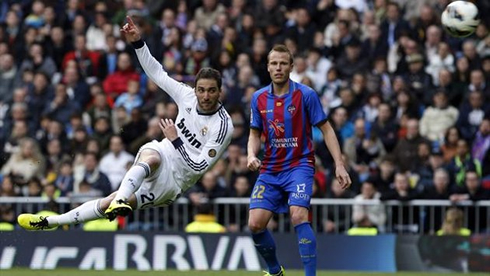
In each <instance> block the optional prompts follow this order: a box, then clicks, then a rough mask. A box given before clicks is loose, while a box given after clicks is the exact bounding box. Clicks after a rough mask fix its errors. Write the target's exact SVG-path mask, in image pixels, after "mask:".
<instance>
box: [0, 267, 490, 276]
mask: <svg viewBox="0 0 490 276" xmlns="http://www.w3.org/2000/svg"><path fill="white" fill-rule="evenodd" d="M0 275H2V276H4V275H5V276H7V275H8V276H67V275H69V276H139V275H141V276H184V275H185V276H192V275H196V276H198V275H199V276H219V275H231V276H260V275H263V274H262V273H260V272H247V271H233V272H232V271H175V270H166V271H136V270H127V271H114V270H104V271H87V270H76V269H56V270H32V269H11V270H0ZM286 275H287V276H301V275H303V273H302V271H299V270H288V271H286ZM356 275H397V276H463V275H465V276H483V275H486V276H488V273H466V274H464V273H420V272H398V273H379V272H372V273H369V272H337V271H335V272H333V271H322V272H319V273H318V276H356Z"/></svg>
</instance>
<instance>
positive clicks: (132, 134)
mask: <svg viewBox="0 0 490 276" xmlns="http://www.w3.org/2000/svg"><path fill="white" fill-rule="evenodd" d="M146 130H147V121H146V119H145V118H144V117H143V116H142V114H141V110H139V109H137V108H135V109H133V110H132V111H131V114H130V116H129V120H128V121H127V122H125V123H124V124H123V125H122V126H121V127H120V128H118V129H117V131H114V132H115V133H116V134H117V133H120V135H121V138H122V139H123V141H124V144H126V145H129V144H131V143H132V142H133V141H134V140H136V139H137V138H138V137H140V136H141V133H144V132H145V131H146Z"/></svg>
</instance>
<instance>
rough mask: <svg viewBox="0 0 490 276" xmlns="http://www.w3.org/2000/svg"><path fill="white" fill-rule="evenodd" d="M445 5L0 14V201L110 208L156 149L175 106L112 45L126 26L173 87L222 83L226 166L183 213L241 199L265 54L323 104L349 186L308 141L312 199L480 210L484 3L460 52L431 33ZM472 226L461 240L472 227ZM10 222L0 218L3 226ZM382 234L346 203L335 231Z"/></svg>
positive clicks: (242, 5)
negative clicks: (275, 53)
mask: <svg viewBox="0 0 490 276" xmlns="http://www.w3.org/2000/svg"><path fill="white" fill-rule="evenodd" d="M449 2H450V1H449V0H393V1H389V0H351V1H345V0H298V1H293V0H289V1H280V0H248V1H247V0H222V1H218V0H202V1H200V0H175V1H174V0H172V1H170V0H162V1H154V0H153V1H152V0H147V1H143V0H124V1H116V0H109V1H96V0H86V1H78V0H67V1H61V0H45V1H40V0H34V1H32V0H21V1H9V0H6V1H1V3H0V24H1V26H0V148H1V158H0V168H1V186H0V196H1V197H12V196H25V197H29V196H35V197H37V196H43V197H46V198H49V199H52V200H56V198H58V197H60V196H74V195H88V196H104V195H108V194H109V193H111V192H112V191H114V190H115V189H116V188H117V187H118V185H119V183H120V181H121V180H122V178H123V176H124V174H125V172H126V170H127V169H128V167H129V166H130V165H131V164H132V162H133V159H134V156H135V155H136V154H137V151H138V149H139V147H140V146H141V145H143V144H144V143H146V142H148V141H151V140H153V139H162V133H161V131H160V129H159V127H158V119H159V118H173V119H175V117H176V114H177V107H176V105H175V103H173V102H172V101H171V100H170V99H169V97H168V95H166V94H165V93H163V92H162V91H161V90H160V89H159V88H158V87H157V86H156V85H155V84H154V83H153V82H151V81H150V80H149V79H148V78H147V77H146V76H145V75H144V73H143V71H142V69H141V68H140V66H139V63H138V61H137V59H136V57H135V53H134V51H133V50H132V48H131V47H130V45H129V44H128V43H126V42H125V41H124V38H123V37H121V35H120V32H119V28H120V27H121V26H122V24H123V23H124V20H125V16H126V15H130V16H131V17H132V18H133V20H134V21H135V22H136V23H137V24H138V25H139V26H140V28H141V29H142V30H143V31H144V37H143V39H144V40H145V41H146V43H147V45H148V47H149V48H150V50H151V52H152V54H153V55H154V56H155V57H156V58H157V59H158V60H160V61H161V62H162V64H163V66H164V68H165V69H166V70H167V71H168V72H169V74H170V75H171V76H172V77H174V78H175V79H177V80H180V81H183V82H185V83H188V84H189V85H193V81H194V76H195V74H196V73H197V71H198V70H199V69H200V68H202V67H205V66H211V67H214V68H216V69H218V70H219V71H220V72H221V73H222V75H223V93H222V94H223V96H222V102H223V104H224V105H225V107H226V108H227V110H228V111H229V112H230V114H231V117H232V120H233V124H234V126H235V131H234V133H233V140H232V143H231V145H230V146H229V148H228V150H227V153H226V154H225V158H223V159H222V160H220V162H219V163H218V164H217V165H216V166H215V167H214V169H213V170H212V171H211V172H208V173H206V174H205V175H204V177H203V178H202V180H201V181H200V182H199V184H198V185H197V186H196V187H195V188H193V189H192V190H191V191H190V192H189V193H188V195H187V196H188V198H189V200H190V202H191V204H193V205H194V206H195V205H199V204H201V203H202V202H204V201H207V200H210V199H211V200H212V199H214V198H217V197H228V196H230V197H248V196H249V195H250V192H251V188H252V187H251V183H254V182H255V179H256V177H257V174H256V173H251V172H249V171H248V169H247V156H246V143H247V137H248V124H249V119H248V117H249V112H250V107H249V105H250V99H251V96H252V94H253V93H254V91H255V90H256V89H258V88H259V87H261V86H263V85H267V84H268V83H269V82H270V79H269V74H268V72H267V69H266V61H267V54H268V51H269V50H270V49H271V47H272V46H273V45H274V44H277V43H284V44H286V45H287V46H288V48H289V49H290V50H291V51H292V52H293V53H294V54H295V59H294V63H295V67H294V72H293V73H292V75H291V78H292V79H293V80H295V81H299V82H302V83H305V84H307V85H309V86H311V87H313V88H314V89H315V90H316V91H317V93H318V95H319V96H320V98H321V101H322V104H323V108H324V111H325V112H326V113H327V114H328V116H329V118H330V121H331V123H332V125H333V126H334V127H335V130H336V131H337V136H338V137H339V140H340V142H341V145H342V147H343V152H344V157H345V163H346V165H347V166H348V170H349V173H350V175H351V178H352V180H353V185H352V187H351V189H349V190H345V191H344V190H342V189H340V188H339V187H338V183H336V181H332V179H333V177H331V175H330V172H331V171H332V166H333V163H332V160H331V157H330V156H329V154H328V150H327V148H326V147H325V145H324V143H323V139H322V137H321V132H320V131H319V130H315V131H314V139H315V141H316V143H315V147H316V152H317V162H316V168H317V170H316V177H315V190H314V195H313V196H314V197H318V198H355V200H362V199H376V200H389V199H395V200H410V199H450V200H452V201H453V202H457V201H460V200H468V199H469V200H475V201H477V200H489V199H490V179H489V178H490V150H489V149H490V104H489V102H488V101H487V99H488V98H489V97H490V30H489V28H488V27H489V26H490V16H485V15H486V14H488V13H489V12H490V3H489V2H488V1H485V0H481V1H474V2H476V4H477V5H478V7H479V10H480V13H481V14H482V15H483V16H482V21H481V24H480V25H479V26H478V28H477V30H476V33H475V34H474V35H472V36H470V37H468V38H465V39H458V38H453V37H449V36H448V35H447V34H446V33H445V32H444V30H443V29H442V28H441V25H440V18H439V17H440V14H441V12H442V11H443V9H444V7H445V6H446V5H447V4H448V3H449ZM400 208H402V207H400ZM242 211H246V210H242ZM394 213H396V212H394ZM482 213H483V212H480V215H482V217H481V218H482V219H481V221H480V224H479V227H480V228H479V229H471V230H473V231H479V230H482V229H485V227H486V215H485V214H482ZM16 215H17V214H13V210H12V208H11V206H10V205H6V204H3V205H0V221H6V222H11V223H14V221H15V217H16ZM330 215H331V214H322V219H321V221H322V222H323V223H322V225H321V229H323V231H325V232H331V231H333V229H334V228H335V227H339V226H338V225H336V223H337V224H338V223H340V222H339V221H335V220H334V219H333V215H332V216H330ZM440 215H441V221H442V214H440ZM395 219H396V218H395ZM468 219H470V220H472V219H473V220H475V219H478V218H475V217H470V218H468ZM385 222H386V212H385V210H384V209H383V206H381V205H380V206H370V207H361V206H358V208H356V207H354V209H353V214H352V222H351V223H350V224H349V225H342V226H341V227H343V229H347V228H348V227H350V225H360V226H375V227H377V228H378V229H382V228H383V227H384V225H385ZM228 229H229V230H234V231H240V230H244V229H243V227H241V226H236V225H234V226H230V227H229V228H228ZM401 231H402V230H401Z"/></svg>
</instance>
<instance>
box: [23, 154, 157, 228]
mask: <svg viewBox="0 0 490 276" xmlns="http://www.w3.org/2000/svg"><path fill="white" fill-rule="evenodd" d="M161 162H162V160H161V157H160V154H159V153H158V152H157V151H156V150H153V149H143V150H141V152H140V153H139V154H138V156H137V159H136V161H135V163H134V164H133V166H132V167H131V168H130V169H129V170H128V172H127V173H126V175H125V176H124V178H123V180H122V182H121V185H120V186H119V189H118V191H117V192H114V193H112V194H111V195H109V196H107V197H105V198H100V199H95V200H91V201H88V202H85V203H83V204H82V205H80V206H78V207H76V208H74V209H73V210H71V211H69V212H67V213H64V214H61V215H57V216H49V217H42V216H39V215H34V214H21V215H20V216H19V217H18V218H17V221H18V223H19V225H20V226H21V227H23V228H25V229H27V230H45V229H53V228H56V227H58V226H59V225H65V224H78V223H82V222H86V221H90V220H95V219H99V218H104V217H106V218H108V219H109V220H113V219H115V218H116V217H117V216H118V215H119V216H125V215H128V214H129V213H130V212H131V211H132V210H134V209H136V207H137V200H136V197H135V196H134V192H135V191H137V190H138V189H139V188H140V186H141V184H142V183H143V180H144V179H145V178H147V177H150V176H151V175H152V172H155V171H157V169H158V167H159V166H160V165H161Z"/></svg>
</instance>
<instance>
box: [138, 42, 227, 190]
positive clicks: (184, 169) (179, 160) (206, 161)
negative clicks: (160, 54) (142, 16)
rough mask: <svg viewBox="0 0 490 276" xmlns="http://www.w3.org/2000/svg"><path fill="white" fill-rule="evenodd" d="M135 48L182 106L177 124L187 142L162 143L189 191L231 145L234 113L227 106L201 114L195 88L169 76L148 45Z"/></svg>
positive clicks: (180, 181)
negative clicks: (227, 110) (232, 114)
mask: <svg viewBox="0 0 490 276" xmlns="http://www.w3.org/2000/svg"><path fill="white" fill-rule="evenodd" d="M135 51H136V54H137V56H138V60H139V62H140V63H141V66H142V67H143V69H144V70H145V73H146V74H147V75H148V77H149V78H150V79H151V80H152V81H153V82H155V84H157V85H158V86H159V87H160V88H161V89H163V91H165V92H167V93H168V94H169V95H170V96H171V97H172V99H173V100H174V101H175V103H176V104H177V106H178V107H179V112H178V115H177V119H176V122H175V125H176V127H177V133H178V135H179V137H180V139H181V140H182V142H183V143H182V144H180V145H178V143H174V144H172V142H170V141H169V140H168V139H166V138H165V139H163V141H161V142H160V145H161V146H162V147H163V148H162V150H163V152H164V153H165V154H170V155H171V160H172V163H173V164H172V166H170V167H169V169H170V170H171V173H172V174H173V179H174V181H175V183H176V185H178V186H180V188H181V189H182V190H183V191H186V190H187V189H189V188H190V187H191V186H193V185H194V184H195V183H196V182H197V181H198V180H199V178H201V176H202V175H203V174H204V173H205V172H207V171H208V170H209V169H210V168H212V167H213V165H214V164H215V163H216V161H218V160H219V158H220V157H221V155H222V154H223V153H224V151H225V150H226V148H227V147H228V145H229V144H230V141H231V135H232V132H233V124H232V122H231V118H230V115H229V114H228V112H226V110H225V108H224V107H223V106H221V107H220V108H218V110H217V111H216V112H214V113H212V114H202V113H200V112H199V111H198V110H197V97H196V95H195V92H194V89H193V88H191V87H190V86H188V85H186V84H184V83H181V82H178V81H176V80H175V79H173V78H171V77H169V76H168V74H167V72H166V71H165V70H164V69H163V67H162V65H161V64H160V63H159V62H158V61H157V60H156V59H155V58H154V57H153V56H152V55H151V53H150V51H149V50H148V47H147V46H146V44H145V45H144V46H143V47H141V48H139V49H135ZM174 142H175V141H174ZM162 173H170V172H168V171H164V172H162ZM162 184H163V183H162Z"/></svg>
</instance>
